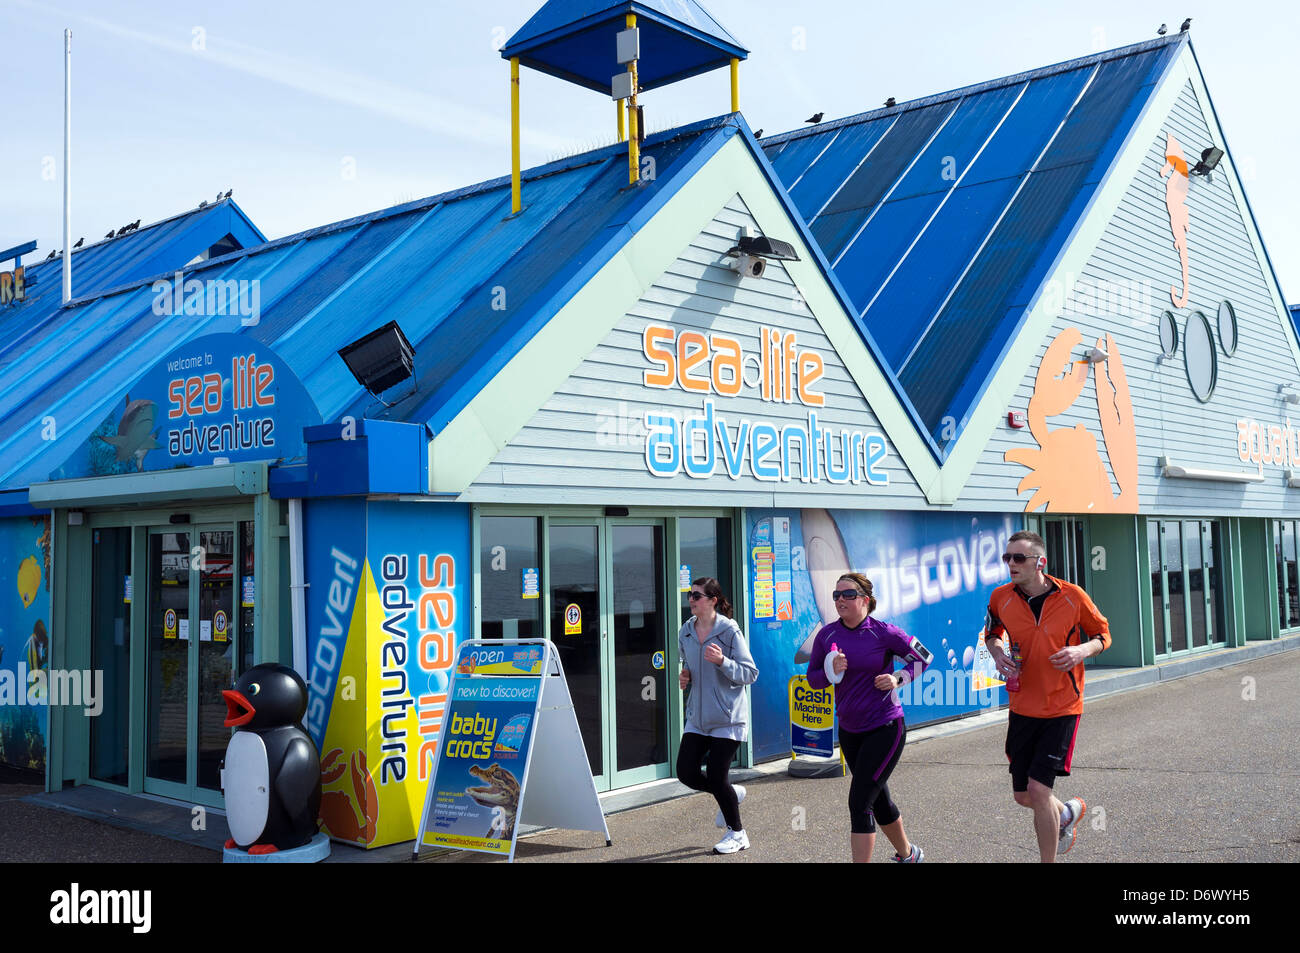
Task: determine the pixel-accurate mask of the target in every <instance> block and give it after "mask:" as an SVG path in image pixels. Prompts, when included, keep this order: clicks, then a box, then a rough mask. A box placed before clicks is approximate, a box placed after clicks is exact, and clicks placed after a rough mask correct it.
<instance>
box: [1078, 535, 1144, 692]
mask: <svg viewBox="0 0 1300 953" xmlns="http://www.w3.org/2000/svg"><path fill="white" fill-rule="evenodd" d="M1136 531H1137V528H1136V520H1135V518H1134V517H1132V516H1126V515H1119V514H1116V515H1111V514H1105V515H1101V514H1099V515H1097V516H1091V517H1086V518H1084V544H1085V551H1086V552H1087V553H1088V558H1087V562H1086V567H1087V568H1088V569H1089V570H1090V567H1091V563H1092V558H1091V553H1092V550H1091V546H1092V545H1097V546H1102V547H1104V548H1105V550H1106V569H1105V571H1094V572H1092V573H1091V575H1090V576H1089V577H1087V578H1086V580H1085V582H1086V584H1085V586H1084V589H1085V591H1087V592H1088V594H1089V595H1090V596H1091V597H1092V600H1093V602H1095V603H1096V604H1097V607H1098V608H1099V609H1100V610H1101V612H1102V614H1103V615H1104V616H1106V618H1107V619H1108V620H1111V646H1110V649H1108V650H1107V651H1106V652H1105V653H1104V654H1103V655H1101V656H1098V658H1097V660H1096V662H1097V664H1098V665H1107V666H1112V665H1124V666H1129V665H1141V664H1142V657H1143V650H1144V649H1143V631H1142V628H1141V627H1140V626H1139V627H1138V629H1137V631H1134V630H1133V627H1132V620H1134V619H1145V618H1146V615H1147V613H1145V612H1144V611H1143V608H1142V595H1141V591H1142V587H1141V586H1139V585H1136V584H1135V581H1136V580H1140V579H1141V578H1142V577H1141V567H1140V565H1139V563H1138V561H1137V559H1136V551H1135V547H1134V545H1133V543H1134V535H1135V533H1136ZM1147 578H1148V579H1149V578H1150V576H1148V577H1147ZM1116 623H1118V625H1116ZM1117 630H1118V631H1117Z"/></svg>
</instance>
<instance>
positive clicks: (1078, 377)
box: [1003, 328, 1138, 513]
mask: <svg viewBox="0 0 1300 953" xmlns="http://www.w3.org/2000/svg"><path fill="white" fill-rule="evenodd" d="M1082 339H1083V335H1082V334H1080V333H1079V329H1078V328H1066V329H1065V330H1063V331H1062V332H1061V333H1060V334H1058V335H1057V336H1056V339H1055V340H1054V341H1053V342H1052V343H1051V344H1050V345H1049V346H1048V348H1047V352H1046V353H1045V354H1044V355H1043V360H1042V363H1041V364H1039V365H1038V377H1037V380H1036V381H1035V383H1034V395H1033V397H1031V398H1030V400H1029V413H1028V417H1029V431H1030V433H1032V434H1033V436H1034V439H1035V440H1036V441H1038V446H1039V448H1040V449H1037V450H1035V449H1033V448H1032V447H1018V448H1016V449H1014V450H1008V451H1007V452H1006V453H1005V454H1003V459H1004V460H1006V461H1007V462H1008V463H1019V464H1021V465H1022V466H1026V467H1028V468H1029V470H1030V471H1031V472H1030V473H1029V474H1028V475H1026V476H1025V478H1024V479H1022V480H1021V481H1020V485H1019V486H1017V487H1016V492H1017V493H1024V492H1025V491H1026V490H1031V489H1032V490H1034V491H1035V492H1034V495H1033V496H1031V497H1030V498H1029V502H1028V503H1026V504H1025V512H1026V513H1028V512H1032V511H1033V510H1034V509H1035V508H1036V507H1039V506H1042V505H1043V504H1046V507H1047V509H1046V511H1047V512H1049V513H1136V512H1137V508H1138V488H1137V477H1138V470H1137V428H1136V427H1135V426H1134V423H1133V405H1132V403H1131V401H1130V400H1129V392H1128V378H1127V377H1126V376H1125V375H1124V361H1123V360H1122V359H1121V358H1120V354H1119V347H1118V346H1117V345H1116V344H1115V339H1114V338H1113V337H1111V336H1110V335H1109V334H1107V335H1106V337H1105V338H1104V339H1098V341H1097V347H1099V348H1104V349H1105V351H1106V354H1107V355H1108V356H1107V358H1106V360H1105V361H1104V362H1103V363H1102V364H1097V365H1092V364H1089V363H1088V362H1087V361H1071V360H1070V355H1071V354H1072V353H1073V352H1074V349H1075V348H1076V347H1077V346H1078V344H1079V342H1080V341H1081V340H1082ZM1067 363H1068V364H1069V369H1068V370H1067V371H1065V373H1064V374H1062V373H1061V370H1062V368H1064V367H1065V366H1066V365H1067ZM1093 367H1096V374H1095V375H1093V376H1094V378H1095V381H1096V392H1097V417H1098V418H1099V419H1100V421H1101V434H1102V440H1103V443H1104V446H1105V448H1106V456H1107V457H1109V459H1110V467H1111V470H1113V471H1114V474H1115V482H1116V483H1118V484H1119V495H1118V496H1116V495H1115V493H1114V491H1113V488H1112V484H1111V478H1110V473H1109V472H1107V469H1106V464H1105V462H1104V461H1103V460H1102V456H1101V453H1100V451H1098V449H1097V438H1096V437H1094V436H1093V435H1092V433H1091V432H1089V430H1088V428H1087V427H1085V426H1083V424H1075V425H1074V426H1073V427H1059V428H1057V429H1055V430H1051V429H1049V428H1048V426H1047V418H1048V417H1052V416H1055V415H1057V414H1062V413H1065V411H1067V410H1068V409H1069V408H1070V406H1071V405H1072V404H1073V403H1074V402H1075V401H1076V400H1078V399H1079V395H1080V394H1082V393H1083V388H1084V386H1085V385H1086V384H1087V383H1088V376H1089V374H1090V373H1091V370H1092V368H1093Z"/></svg>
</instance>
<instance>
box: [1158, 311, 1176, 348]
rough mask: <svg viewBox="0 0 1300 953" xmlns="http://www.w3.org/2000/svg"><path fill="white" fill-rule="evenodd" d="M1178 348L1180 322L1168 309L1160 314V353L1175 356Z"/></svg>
mask: <svg viewBox="0 0 1300 953" xmlns="http://www.w3.org/2000/svg"><path fill="white" fill-rule="evenodd" d="M1177 350H1178V322H1177V321H1176V320H1175V319H1174V316H1173V314H1172V313H1171V312H1169V311H1166V312H1165V313H1164V314H1162V315H1161V316H1160V353H1162V354H1163V355H1164V356H1165V357H1167V358H1168V357H1173V356H1174V352H1175V351H1177Z"/></svg>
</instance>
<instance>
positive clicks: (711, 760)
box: [677, 731, 745, 831]
mask: <svg viewBox="0 0 1300 953" xmlns="http://www.w3.org/2000/svg"><path fill="white" fill-rule="evenodd" d="M739 749H740V742H739V741H732V740H731V739H730V738H710V737H709V736H708V735H697V734H695V733H694V732H692V731H688V732H687V733H686V734H684V735H682V743H681V747H679V748H678V749H677V780H678V781H680V782H682V784H684V785H686V786H687V787H688V788H693V789H694V790H696V791H708V792H709V793H710V794H712V795H713V798H714V800H716V801H717V802H718V807H720V808H721V809H722V816H723V818H724V819H725V820H726V822H727V826H728V827H730V828H731V829H732V830H733V831H743V830H744V829H745V826H744V825H743V824H741V823H740V803H739V802H738V801H737V800H736V789H735V788H733V787H732V786H731V782H730V781H729V780H728V779H727V775H728V773H729V772H730V771H731V759H732V758H734V757H735V756H736V752H737V751H738V750H739ZM706 757H707V758H708V772H709V775H708V779H707V780H706V779H705V776H704V775H703V774H702V773H701V772H700V762H701V761H704V760H705V758H706Z"/></svg>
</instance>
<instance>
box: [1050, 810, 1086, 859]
mask: <svg viewBox="0 0 1300 953" xmlns="http://www.w3.org/2000/svg"><path fill="white" fill-rule="evenodd" d="M1065 806H1066V807H1067V808H1069V810H1070V818H1069V820H1066V819H1065V817H1064V816H1062V818H1061V839H1060V841H1059V842H1058V844H1057V846H1056V854H1057V856H1058V857H1062V856H1064V855H1065V854H1068V853H1069V852H1070V848H1072V847H1073V846H1074V842H1075V841H1076V840H1077V839H1078V837H1079V822H1080V821H1081V820H1083V815H1084V814H1086V813H1088V805H1087V804H1086V803H1084V800H1083V798H1081V797H1072V798H1070V800H1068V801H1066V802H1065Z"/></svg>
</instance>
